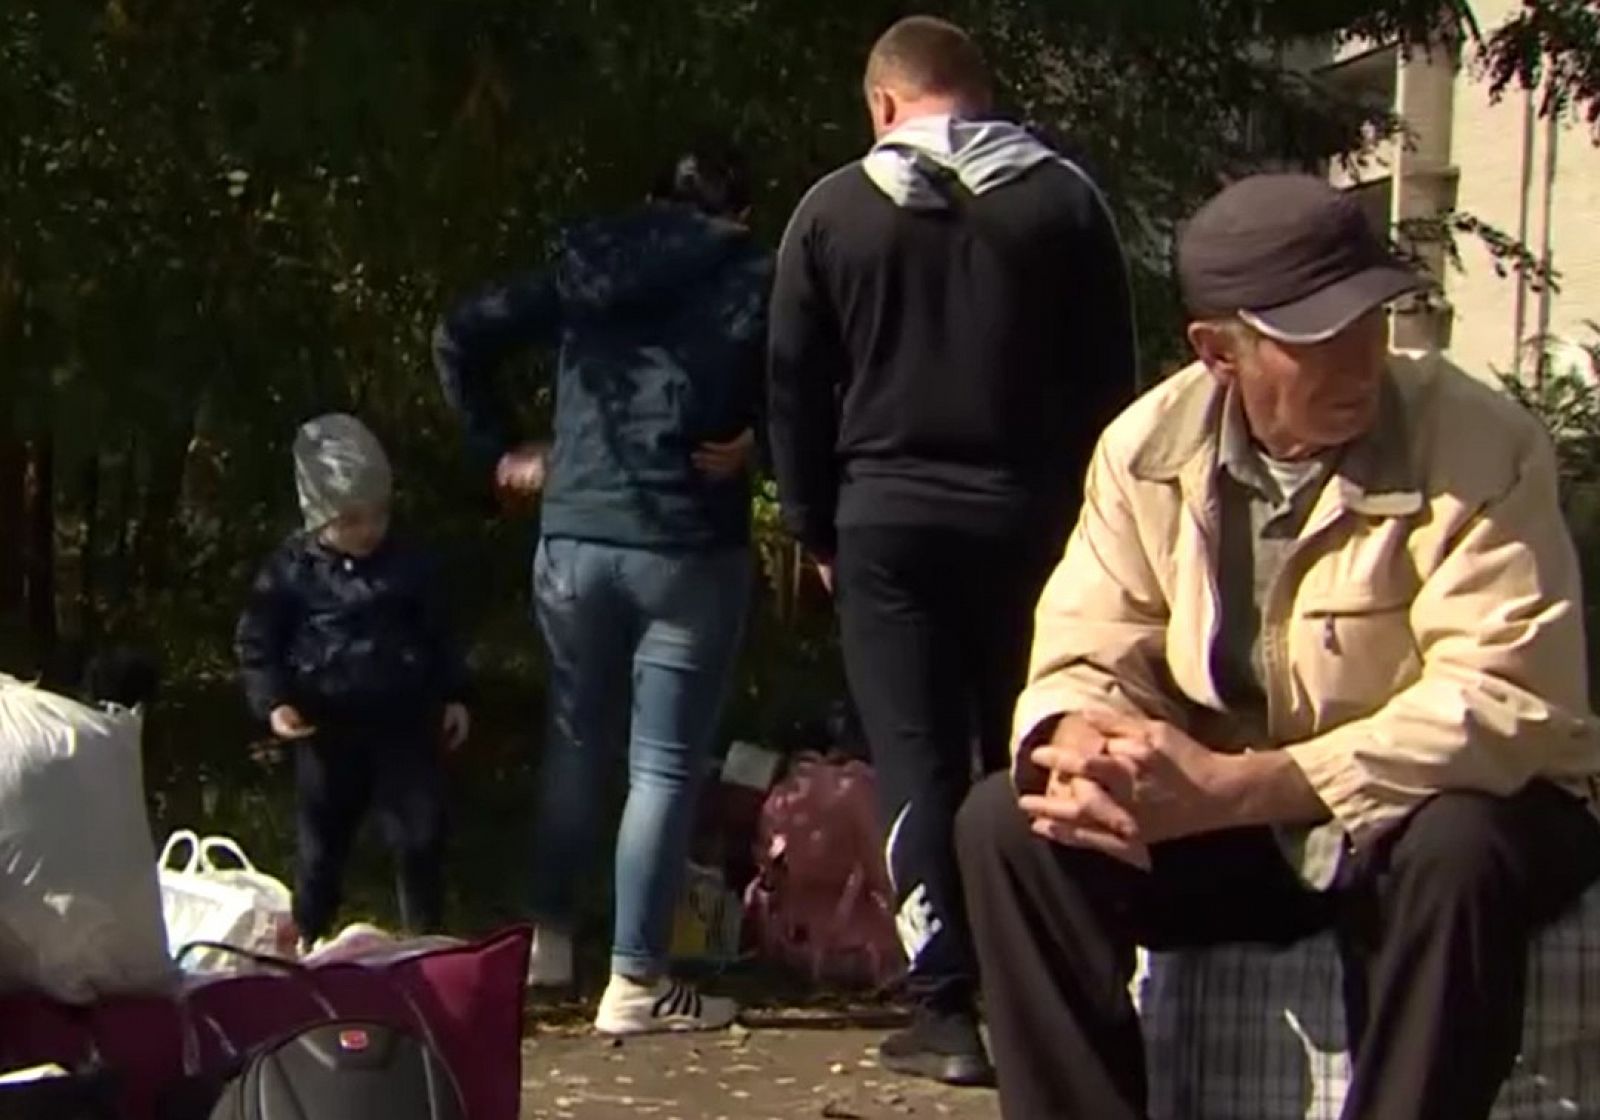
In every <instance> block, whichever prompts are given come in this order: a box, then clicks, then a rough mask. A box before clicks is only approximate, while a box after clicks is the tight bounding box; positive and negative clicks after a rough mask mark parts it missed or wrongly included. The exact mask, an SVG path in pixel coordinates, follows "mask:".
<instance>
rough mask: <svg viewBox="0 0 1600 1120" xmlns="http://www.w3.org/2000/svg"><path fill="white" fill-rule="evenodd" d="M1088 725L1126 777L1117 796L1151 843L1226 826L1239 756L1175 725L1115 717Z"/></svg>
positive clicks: (1092, 718)
mask: <svg viewBox="0 0 1600 1120" xmlns="http://www.w3.org/2000/svg"><path fill="white" fill-rule="evenodd" d="M1088 718H1089V721H1090V722H1091V723H1092V724H1093V725H1094V726H1095V727H1096V728H1097V729H1098V730H1099V731H1100V732H1101V734H1103V735H1105V736H1106V739H1107V749H1106V755H1107V758H1108V759H1109V760H1110V761H1111V762H1112V763H1113V764H1114V765H1115V766H1116V767H1117V768H1120V769H1121V771H1122V773H1123V778H1122V779H1121V781H1122V782H1123V783H1124V784H1123V785H1122V786H1121V788H1120V789H1117V790H1114V791H1113V792H1114V793H1115V794H1116V795H1117V796H1118V800H1119V801H1120V802H1121V803H1122V804H1123V806H1124V807H1126V808H1127V809H1128V810H1129V811H1130V812H1132V813H1133V815H1134V817H1135V818H1136V819H1137V820H1138V822H1139V835H1140V836H1141V837H1142V838H1143V839H1144V841H1145V843H1147V844H1159V843H1161V842H1162V841H1164V840H1177V839H1181V838H1182V837H1185V836H1194V835H1196V834H1198V833H1202V832H1212V831H1215V830H1217V829H1220V828H1224V827H1227V826H1228V825H1229V824H1231V823H1236V822H1234V821H1231V820H1230V819H1229V818H1230V816H1231V815H1232V813H1233V810H1234V808H1235V806H1234V805H1233V804H1232V796H1231V795H1230V793H1229V792H1228V790H1229V789H1230V788H1231V787H1230V781H1229V779H1230V778H1232V777H1234V776H1235V775H1234V774H1233V773H1232V771H1233V770H1234V769H1236V768H1237V766H1238V765H1239V758H1238V756H1233V755H1227V754H1223V753H1221V752H1218V751H1214V750H1211V749H1210V748H1209V747H1206V746H1204V745H1203V744H1201V743H1199V742H1197V741H1196V740H1194V739H1192V738H1191V737H1190V736H1188V735H1187V734H1185V733H1184V732H1182V731H1179V730H1178V729H1177V728H1176V727H1173V726H1172V725H1171V724H1167V723H1161V722H1159V721H1157V720H1145V719H1134V718H1129V717H1127V716H1121V715H1115V714H1092V715H1090V716H1089V717H1088Z"/></svg>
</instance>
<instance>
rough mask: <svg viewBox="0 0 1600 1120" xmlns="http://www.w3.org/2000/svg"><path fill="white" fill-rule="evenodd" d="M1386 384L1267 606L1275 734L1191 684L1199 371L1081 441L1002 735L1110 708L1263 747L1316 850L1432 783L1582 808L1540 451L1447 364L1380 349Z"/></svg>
mask: <svg viewBox="0 0 1600 1120" xmlns="http://www.w3.org/2000/svg"><path fill="white" fill-rule="evenodd" d="M1390 373H1391V376H1390V378H1389V380H1388V382H1387V383H1386V386H1385V395H1384V400H1383V404H1382V408H1381V410H1380V414H1379V420H1378V423H1377V425H1376V426H1375V428H1374V430H1373V431H1372V432H1371V433H1370V434H1369V435H1367V436H1366V437H1364V438H1363V439H1362V440H1361V441H1360V442H1358V443H1357V444H1355V445H1353V446H1352V447H1351V448H1350V449H1349V450H1348V451H1347V452H1346V453H1345V455H1344V457H1343V458H1342V460H1341V461H1340V465H1339V467H1338V469H1337V470H1336V471H1335V473H1334V474H1333V476H1332V477H1331V478H1330V480H1329V482H1328V484H1327V486H1326V488H1325V489H1324V490H1323V492H1322V493H1321V495H1320V496H1319V497H1318V500H1317V503H1316V506H1315V508H1314V509H1313V511H1312V513H1311V516H1310V518H1309V519H1308V521H1307V522H1306V528H1305V531H1304V533H1303V534H1302V535H1301V537H1300V538H1299V541H1298V543H1297V544H1296V546H1295V548H1294V550H1293V551H1292V552H1291V554H1290V556H1289V559H1288V561H1287V563H1286V564H1285V565H1284V569H1283V572H1282V574H1281V576H1280V577H1279V579H1278V581H1277V583H1276V584H1275V585H1274V586H1273V587H1272V588H1271V589H1270V591H1269V593H1268V601H1267V603H1266V606H1265V608H1264V609H1263V611H1262V615H1263V618H1262V625H1263V627H1264V630H1265V633H1264V634H1263V649H1264V660H1265V664H1266V676H1267V677H1268V678H1269V679H1268V681H1267V682H1266V683H1267V693H1268V696H1267V702H1268V724H1269V728H1270V734H1271V738H1272V739H1273V742H1271V743H1265V744H1263V743H1240V742H1238V741H1237V729H1235V728H1231V727H1230V725H1229V724H1230V721H1229V720H1228V718H1227V715H1226V713H1225V712H1224V711H1223V710H1222V709H1223V705H1222V701H1221V699H1220V698H1219V697H1218V695H1217V688H1216V685H1215V683H1214V682H1213V680H1212V677H1211V672H1210V664H1209V663H1210V651H1211V648H1212V644H1213V641H1214V638H1215V635H1216V630H1217V624H1218V618H1219V610H1218V592H1217V579H1216V572H1215V563H1216V559H1215V558H1216V548H1215V542H1216V541H1217V539H1218V536H1217V522H1218V496H1217V492H1216V487H1215V480H1216V475H1217V444H1218V433H1219V430H1220V423H1221V416H1222V404H1223V401H1224V399H1225V394H1224V392H1223V391H1221V389H1220V388H1219V387H1218V384H1217V383H1216V381H1215V380H1214V379H1213V378H1212V377H1211V376H1210V374H1208V373H1207V372H1206V370H1205V369H1204V367H1202V366H1198V365H1196V366H1192V367H1190V368H1189V369H1186V370H1184V371H1182V372H1180V373H1178V374H1176V375H1174V376H1173V377H1172V378H1171V379H1170V380H1168V381H1166V382H1165V383H1163V384H1162V385H1160V386H1159V387H1157V388H1156V389H1155V390H1153V391H1152V392H1150V393H1149V394H1147V395H1146V396H1145V397H1143V398H1142V399H1141V400H1139V401H1138V402H1136V403H1135V404H1134V405H1133V406H1132V407H1131V408H1129V409H1128V410H1127V411H1126V412H1125V413H1124V414H1123V415H1122V416H1121V417H1119V418H1118V419H1117V420H1116V421H1115V422H1114V423H1113V424H1112V425H1111V427H1110V428H1109V429H1107V431H1106V433H1105V435H1104V437H1103V438H1102V440H1101V442H1100V446H1099V448H1098V449H1097V451H1096V453H1095V457H1094V461H1093V463H1092V464H1091V466H1090V469H1089V476H1088V482H1087V486H1086V492H1085V500H1084V508H1083V514H1082V517H1081V518H1080V520H1079V522H1078V526H1077V529H1076V531H1075V532H1074V534H1073V536H1072V539H1071V541H1070V543H1069V544H1068V546H1067V550H1066V554H1065V556H1064V557H1063V558H1062V561H1061V564H1060V566H1059V567H1058V568H1057V569H1056V571H1055V574H1054V575H1053V576H1052V578H1051V580H1050V582H1049V584H1048V586H1047V587H1046V589H1045V592H1044V595H1043V598H1042V599H1041V600H1040V603H1039V609H1038V618H1037V635H1036V637H1035V640H1034V649H1033V659H1032V666H1031V669H1030V672H1029V684H1028V687H1027V689H1026V690H1025V691H1024V692H1023V694H1022V696H1021V698H1020V700H1019V701H1018V706H1017V723H1016V729H1017V739H1016V742H1017V743H1019V744H1020V743H1025V742H1028V741H1029V740H1030V739H1031V738H1033V737H1035V736H1036V734H1037V733H1038V732H1039V731H1040V730H1041V725H1042V724H1044V723H1045V722H1046V721H1049V720H1052V719H1054V718H1055V717H1057V716H1059V715H1061V714H1063V713H1068V712H1073V711H1078V710H1082V709H1085V708H1092V707H1110V708H1115V709H1119V710H1122V711H1125V712H1129V713H1143V714H1145V715H1147V716H1150V717H1154V718H1160V719H1164V720H1167V721H1170V722H1172V723H1174V724H1176V725H1177V726H1180V727H1184V728H1186V729H1188V730H1189V731H1190V732H1191V733H1192V734H1194V735H1195V737H1196V738H1198V739H1200V740H1201V741H1202V742H1205V743H1207V744H1208V745H1211V746H1214V747H1219V748H1227V749H1232V748H1245V747H1268V746H1282V747H1284V749H1286V750H1287V751H1288V752H1289V754H1290V755H1291V756H1292V757H1293V758H1294V760H1295V761H1296V762H1297V763H1298V764H1299V765H1300V767H1301V769H1302V770H1303V771H1304V772H1305V775H1306V777H1307V778H1308V779H1309V780H1310V782H1311V785H1312V786H1313V787H1314V788H1315V789H1316V791H1317V792H1318V793H1319V794H1320V795H1321V797H1322V799H1323V801H1325V802H1326V803H1327V805H1328V807H1329V809H1331V810H1332V813H1333V817H1334V820H1333V825H1332V828H1331V829H1327V828H1325V829H1323V830H1321V832H1322V834H1323V836H1322V843H1319V844H1315V845H1314V846H1315V847H1317V848H1319V849H1320V850H1322V851H1324V852H1327V851H1329V850H1330V848H1329V846H1328V843H1327V842H1328V841H1333V843H1334V844H1335V845H1336V846H1340V847H1342V846H1343V844H1344V843H1345V842H1346V841H1348V842H1349V843H1351V844H1353V845H1354V846H1356V847H1360V846H1361V845H1363V844H1365V843H1367V842H1369V841H1370V839H1371V838H1372V837H1373V836H1375V835H1376V834H1377V833H1379V832H1380V831H1381V830H1382V829H1383V827H1384V826H1385V825H1388V824H1391V823H1393V822H1394V821H1396V820H1397V819H1399V818H1400V817H1402V816H1403V815H1405V814H1406V813H1407V812H1408V811H1409V810H1411V809H1413V808H1415V807H1416V806H1417V805H1418V804H1420V803H1421V802H1422V801H1423V800H1424V799H1426V798H1427V797H1429V796H1430V795H1431V794H1433V793H1436V792H1438V791H1441V790H1447V789H1474V790H1483V791H1486V792H1489V793H1496V794H1509V793H1512V792H1514V791H1516V790H1517V789H1518V788H1520V787H1521V786H1522V785H1523V784H1525V783H1526V782H1527V781H1528V780H1529V779H1531V778H1534V777H1538V776H1543V777H1547V778H1550V779H1553V780H1555V781H1557V782H1558V783H1560V784H1561V785H1563V786H1565V787H1567V788H1569V789H1571V790H1572V791H1574V792H1575V793H1578V794H1580V795H1582V796H1586V797H1588V798H1589V799H1590V800H1591V802H1594V801H1596V800H1597V799H1600V782H1597V779H1596V775H1597V774H1600V734H1597V727H1596V723H1595V721H1594V718H1593V717H1592V716H1591V715H1590V712H1589V707H1588V700H1587V691H1586V690H1587V684H1588V680H1587V671H1586V667H1585V646H1584V634H1583V612H1582V607H1581V600H1580V589H1579V578H1578V565H1577V558H1576V555H1575V553H1574V550H1573V547H1572V542H1571V538H1570V537H1569V536H1568V534H1567V530H1566V526H1565V523H1564V522H1563V520H1562V516H1561V511H1560V509H1559V507H1558V504H1557V496H1556V473H1555V458H1554V453H1553V450H1552V448H1551V446H1550V442H1549V440H1548V439H1547V437H1546V434H1545V432H1544V431H1543V429H1542V428H1541V427H1540V425H1539V423H1538V422H1537V420H1535V419H1534V418H1533V417H1532V416H1530V415H1528V414H1527V413H1526V412H1524V411H1523V410H1522V409H1521V408H1520V407H1519V406H1517V405H1516V404H1515V403H1513V402H1511V401H1510V400H1508V399H1506V398H1505V397H1504V396H1502V395H1501V394H1499V393H1497V392H1496V391H1494V390H1493V389H1491V388H1489V387H1487V386H1484V385H1481V384H1478V383H1477V382H1474V381H1473V380H1471V379H1470V378H1468V377H1467V376H1466V375H1464V374H1462V373H1461V372H1459V371H1458V370H1456V369H1454V368H1452V367H1451V366H1449V365H1448V364H1447V363H1445V362H1444V361H1443V360H1442V359H1439V358H1426V359H1408V358H1394V359H1392V361H1391V363H1390ZM1305 854H1306V855H1309V854H1310V852H1309V850H1308V851H1307V852H1306V853H1305ZM1306 870H1307V874H1308V876H1309V877H1312V878H1314V879H1315V878H1322V877H1323V876H1322V875H1321V873H1320V872H1315V871H1313V870H1310V869H1309V868H1307V869H1306Z"/></svg>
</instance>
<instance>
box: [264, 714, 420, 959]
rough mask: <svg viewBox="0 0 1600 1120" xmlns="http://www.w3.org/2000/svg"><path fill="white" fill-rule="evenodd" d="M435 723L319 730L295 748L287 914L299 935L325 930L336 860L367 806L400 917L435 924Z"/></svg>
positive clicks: (332, 905)
mask: <svg viewBox="0 0 1600 1120" xmlns="http://www.w3.org/2000/svg"><path fill="white" fill-rule="evenodd" d="M439 739H440V733H439V722H438V721H437V720H434V719H431V718H429V719H427V720H419V721H410V722H407V723H405V724H403V725H398V726H396V725H389V726H378V725H372V726H362V725H355V726H344V727H339V728H336V729H328V728H324V729H323V730H322V731H320V732H319V734H318V735H317V736H316V737H315V738H313V739H310V740H307V741H306V742H303V743H297V744H291V745H290V747H289V748H288V749H289V750H291V751H293V752H294V756H295V793H296V818H297V819H296V830H295V831H296V845H297V853H296V860H295V877H294V920H295V924H296V925H297V926H299V928H300V935H301V937H302V938H304V939H306V940H307V941H313V940H315V939H317V938H319V937H325V936H327V935H328V933H330V932H331V930H332V927H333V922H334V918H335V917H336V916H337V914H338V911H339V904H340V902H341V901H342V899H343V895H344V872H345V865H346V864H347V863H348V862H349V858H350V848H351V846H352V845H353V844H354V843H355V839H356V835H357V833H358V832H359V830H360V828H361V824H362V821H363V820H364V818H365V817H366V815H367V812H368V811H369V809H370V810H371V811H372V812H373V814H374V815H375V816H376V817H377V819H378V824H379V827H380V828H381V829H382V832H383V836H384V840H385V841H386V842H387V844H388V845H389V847H390V849H391V850H392V851H393V852H394V855H395V862H396V871H397V875H396V878H397V880H398V890H399V896H400V920H401V922H402V924H403V925H404V926H405V927H406V929H408V930H410V931H413V932H417V933H431V932H437V931H438V930H439V928H440V924H441V922H442V920H443V911H444V867H443V849H444V838H445V816H444V792H443V784H444V783H443V768H442V767H441V765H440V758H439V751H440V743H439Z"/></svg>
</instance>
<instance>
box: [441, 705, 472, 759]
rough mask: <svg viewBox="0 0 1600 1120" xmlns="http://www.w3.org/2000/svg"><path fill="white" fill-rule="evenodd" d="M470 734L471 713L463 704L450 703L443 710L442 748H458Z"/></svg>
mask: <svg viewBox="0 0 1600 1120" xmlns="http://www.w3.org/2000/svg"><path fill="white" fill-rule="evenodd" d="M471 734H472V714H471V713H470V712H468V711H467V706H466V705H465V704H450V705H448V706H447V707H446V708H445V710H444V749H445V750H447V751H450V752H452V753H453V752H455V751H458V750H460V749H461V748H462V747H463V746H465V745H466V742H467V738H468V736H470V735H471Z"/></svg>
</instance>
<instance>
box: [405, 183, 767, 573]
mask: <svg viewBox="0 0 1600 1120" xmlns="http://www.w3.org/2000/svg"><path fill="white" fill-rule="evenodd" d="M770 279H771V258H770V255H769V254H767V253H766V252H765V251H764V250H762V249H761V248H760V247H759V246H757V245H756V244H755V242H754V241H753V240H752V239H751V237H750V234H749V232H748V231H747V230H746V229H744V228H743V227H742V226H739V225H736V224H734V223H731V222H726V221H719V220H716V219H712V218H708V217H705V216H704V215H702V214H700V213H699V212H697V211H695V210H692V209H689V208H686V207H681V206H675V205H666V204H651V205H648V206H645V207H643V208H641V209H639V210H636V211H633V212H631V213H628V214H625V215H623V216H621V217H617V218H612V219H606V220H602V221H597V222H593V223H590V224H588V225H583V226H579V227H577V228H575V229H572V230H569V231H568V232H566V233H565V234H564V235H563V236H562V238H561V242H560V249H559V256H558V260H557V263H556V265H555V267H554V268H552V269H550V270H548V271H543V272H537V273H533V274H530V275H527V276H523V277H521V278H520V279H517V280H515V281H512V282H511V283H508V284H502V285H498V286H495V287H491V288H489V289H488V290H486V291H484V292H481V293H479V294H478V295H475V296H473V297H472V298H469V299H468V300H466V301H465V302H463V303H462V304H461V305H460V306H458V307H457V308H456V309H455V310H454V311H452V312H451V313H450V314H449V315H448V316H447V317H446V318H445V320H444V322H443V323H442V324H440V326H439V328H438V330H437V331H436V332H435V335H434V360H435V364H436V367H437V369H438V373H439V378H440V382H441V384H442V386H443V389H444V392H445V396H446V399H447V400H448V401H449V402H450V403H451V405H452V406H453V407H454V408H455V409H456V410H457V411H458V412H459V413H460V414H461V415H462V416H463V418H464V420H465V422H466V428H467V441H468V447H469V449H470V450H471V451H472V452H473V453H474V455H475V456H476V457H477V458H478V459H479V462H480V465H481V466H482V467H483V469H485V470H487V469H489V464H491V463H492V462H493V461H494V460H495V459H497V458H498V456H499V455H500V454H501V453H503V452H504V451H505V450H506V449H507V448H509V447H510V446H511V445H512V444H513V443H514V442H515V437H514V435H513V432H512V424H511V419H510V416H509V415H508V412H509V410H508V409H507V408H506V407H505V406H504V402H503V398H502V397H501V396H500V394H499V392H498V391H497V390H498V386H497V385H496V382H495V377H496V374H497V373H498V372H499V367H500V366H501V364H502V363H503V362H504V360H505V359H506V358H508V357H509V356H510V355H511V354H513V353H514V352H516V351H517V350H519V349H521V348H524V347H530V346H554V347H557V348H558V349H559V361H558V366H557V375H556V403H555V440H554V445H553V447H552V449H551V458H550V471H549V477H548V481H547V485H546V489H545V493H544V508H543V514H542V525H543V531H544V533H545V535H547V536H558V537H572V538H576V539H581V540H593V541H601V542H605V543H609V544H618V545H627V546H636V547H650V548H715V547H724V546H729V545H742V544H744V543H746V542H747V541H748V538H749V505H750V499H749V485H748V480H747V479H743V478H741V479H735V480H731V481H722V482H719V481H714V480H712V479H709V478H707V477H705V476H704V475H703V474H701V473H700V472H699V471H697V470H696V469H695V468H694V466H693V464H692V463H691V461H690V455H691V453H692V452H693V450H694V448H695V447H696V446H697V445H699V444H700V443H703V442H705V441H707V440H722V439H728V438H731V437H733V436H735V435H737V434H738V433H740V432H741V431H743V430H744V429H746V428H751V427H759V423H758V416H757V409H758V407H759V402H760V401H761V398H762V396H763V394H762V390H761V369H762V365H763V351H764V347H765V340H766V303H767V294H768V288H769V284H770Z"/></svg>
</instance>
